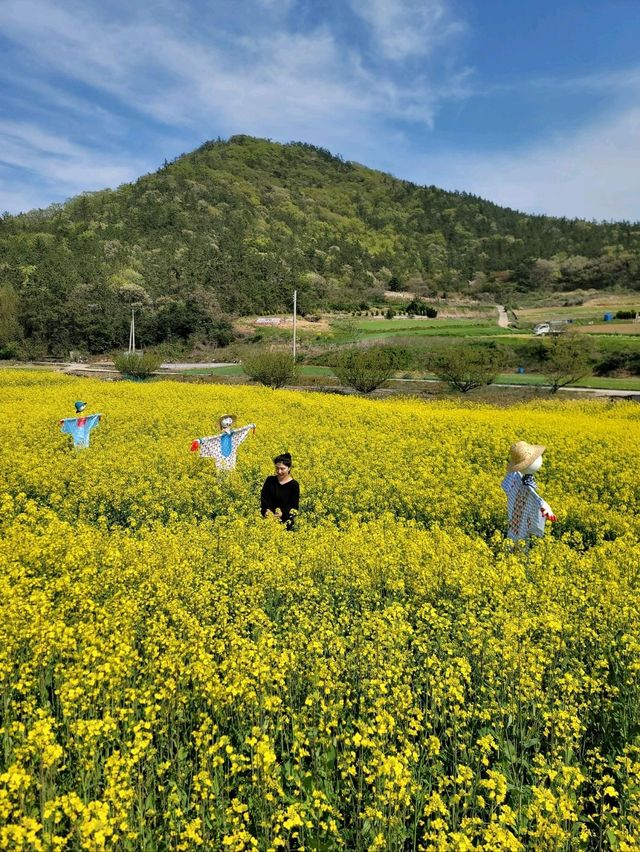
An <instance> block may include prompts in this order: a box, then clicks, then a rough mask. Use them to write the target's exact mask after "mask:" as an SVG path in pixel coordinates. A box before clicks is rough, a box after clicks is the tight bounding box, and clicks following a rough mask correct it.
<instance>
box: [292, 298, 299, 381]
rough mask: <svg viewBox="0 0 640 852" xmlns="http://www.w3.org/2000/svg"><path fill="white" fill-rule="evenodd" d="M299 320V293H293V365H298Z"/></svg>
mask: <svg viewBox="0 0 640 852" xmlns="http://www.w3.org/2000/svg"><path fill="white" fill-rule="evenodd" d="M297 318H298V291H297V290H294V291H293V363H294V364H295V363H296V321H297Z"/></svg>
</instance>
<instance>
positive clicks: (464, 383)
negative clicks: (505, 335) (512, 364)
mask: <svg viewBox="0 0 640 852" xmlns="http://www.w3.org/2000/svg"><path fill="white" fill-rule="evenodd" d="M506 363H507V356H506V353H505V352H504V351H503V350H502V349H501V348H498V347H496V346H470V345H469V344H465V343H459V344H454V345H453V346H449V347H447V348H446V349H443V350H442V351H441V352H438V353H437V354H435V355H433V356H431V358H430V359H429V368H430V369H431V372H433V373H435V375H436V376H437V377H438V378H439V379H441V380H442V381H443V382H448V384H449V385H451V387H452V388H455V389H456V390H458V391H460V392H461V393H468V392H469V391H471V390H474V389H475V388H480V387H483V386H484V385H490V384H492V383H493V382H494V381H495V380H496V377H497V375H498V373H500V371H501V370H503V369H504V367H505V366H506Z"/></svg>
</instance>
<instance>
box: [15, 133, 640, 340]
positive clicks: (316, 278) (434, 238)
mask: <svg viewBox="0 0 640 852" xmlns="http://www.w3.org/2000/svg"><path fill="white" fill-rule="evenodd" d="M611 287H619V288H626V289H630V288H632V289H638V288H640V228H639V227H638V225H637V224H634V223H630V222H618V223H595V222H586V221H582V220H568V219H558V218H552V217H545V216H531V215H525V214H522V213H518V212H516V211H513V210H510V209H507V208H501V207H499V206H497V205H495V204H492V203H491V202H488V201H485V200H483V199H481V198H478V197H476V196H473V195H469V194H467V193H459V192H445V191H443V190H440V189H437V188H436V187H435V186H416V185H414V184H412V183H409V182H407V181H401V180H397V179H396V178H393V177H392V176H390V175H388V174H384V173H381V172H376V171H373V170H371V169H367V168H366V167H364V166H361V165H358V164H356V163H349V162H344V161H343V160H342V159H341V158H340V157H336V156H334V155H332V154H331V153H330V152H329V151H326V150H325V149H322V148H317V147H315V146H313V145H308V144H301V143H290V144H288V145H280V144H276V143H272V142H270V141H268V140H263V139H254V138H251V137H248V136H237V137H232V138H231V139H230V140H228V141H222V140H216V141H213V142H208V143H205V144H204V145H203V146H201V147H200V148H198V149H197V150H196V151H194V152H191V153H189V154H184V155H181V156H180V157H178V158H177V159H176V160H175V161H173V162H171V163H165V164H164V165H163V166H162V167H161V168H160V169H159V170H158V171H157V172H155V173H153V174H149V175H146V176H144V177H142V178H140V179H139V180H138V181H136V182H135V183H132V184H126V185H123V186H121V187H119V188H118V189H116V190H105V191H102V192H97V193H91V194H84V195H80V196H78V197H75V198H72V199H70V200H69V201H68V202H66V203H65V204H62V205H53V206H52V207H50V208H47V209H46V210H36V211H31V212H29V213H24V214H21V215H18V216H11V215H8V214H5V215H3V216H2V217H0V351H4V352H6V351H7V350H11V349H15V350H23V351H27V352H29V351H30V350H31V351H32V352H33V354H36V352H37V351H41V352H43V353H45V354H60V353H63V352H65V351H66V350H68V349H81V350H85V351H87V352H103V351H107V350H109V349H113V348H117V347H120V346H122V344H123V342H124V341H126V339H127V328H128V322H129V316H130V310H131V307H132V306H133V307H135V308H136V312H137V326H138V329H139V333H140V340H141V344H142V345H145V346H149V345H153V344H158V343H166V342H177V343H180V344H189V345H191V344H193V343H194V342H198V341H203V342H215V343H217V344H218V345H224V344H225V343H226V342H228V341H229V340H230V337H231V326H230V322H229V320H230V318H231V317H233V316H237V315H243V314H256V313H271V312H278V311H282V310H285V309H287V308H288V307H289V306H290V298H291V293H292V291H293V289H297V290H298V296H299V304H300V305H301V307H302V309H303V310H307V311H318V310H354V309H359V308H361V306H362V305H363V304H365V305H366V304H383V301H384V292H385V290H387V289H396V290H402V289H405V290H410V291H412V292H414V293H416V294H417V295H418V296H428V295H436V294H438V293H442V292H459V293H469V294H474V295H476V296H479V297H481V298H482V297H486V298H491V299H498V300H499V301H501V302H503V303H509V302H513V303H517V300H518V298H520V297H521V296H522V295H523V294H528V293H531V292H535V293H541V292H555V291H565V290H566V291H569V290H575V289H577V288H578V289H579V288H583V289H584V288H598V289H605V288H606V289H609V288H611Z"/></svg>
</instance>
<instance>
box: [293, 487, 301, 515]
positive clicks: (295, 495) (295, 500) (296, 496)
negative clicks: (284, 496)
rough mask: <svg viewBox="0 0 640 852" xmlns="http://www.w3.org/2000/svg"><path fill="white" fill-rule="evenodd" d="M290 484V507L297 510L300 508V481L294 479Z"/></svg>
mask: <svg viewBox="0 0 640 852" xmlns="http://www.w3.org/2000/svg"><path fill="white" fill-rule="evenodd" d="M291 484H292V486H293V487H292V489H291V508H292V509H295V510H296V512H297V511H298V509H299V508H300V483H299V482H297V481H296V480H295V479H294V480H293V482H292V483H291Z"/></svg>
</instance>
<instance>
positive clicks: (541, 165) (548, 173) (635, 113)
mask: <svg viewBox="0 0 640 852" xmlns="http://www.w3.org/2000/svg"><path fill="white" fill-rule="evenodd" d="M638 151H640V106H638V107H631V108H627V109H625V110H623V111H621V112H620V113H618V114H617V115H606V116H602V117H601V118H600V119H599V120H598V122H597V123H593V124H591V125H589V126H586V127H583V128H581V129H580V130H579V131H577V132H576V133H575V134H574V135H573V136H567V135H562V136H556V137H554V138H552V139H548V140H547V141H546V142H541V143H538V144H536V145H534V146H532V147H530V148H527V149H524V150H522V151H520V152H516V153H514V152H503V153H497V154H487V155H478V154H471V155H466V156H456V155H447V156H446V157H444V156H440V157H437V158H429V159H427V158H425V159H424V160H423V161H422V162H421V163H418V162H415V163H414V165H413V167H412V178H413V179H414V180H416V181H417V182H419V183H433V182H436V183H437V184H438V185H440V186H444V187H446V188H449V189H458V190H464V191H467V192H472V193H474V194H476V195H480V196H482V197H483V198H487V199H489V200H491V201H494V202H496V203H497V204H501V205H503V206H507V207H512V208H514V209H517V210H524V211H527V212H530V213H546V214H549V215H553V216H567V217H570V218H573V217H576V218H587V219H592V218H593V219H615V220H619V219H629V220H631V221H639V220H640V169H639V168H638Z"/></svg>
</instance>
